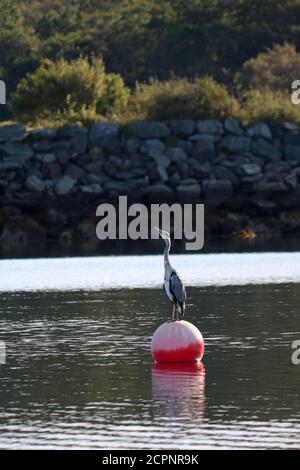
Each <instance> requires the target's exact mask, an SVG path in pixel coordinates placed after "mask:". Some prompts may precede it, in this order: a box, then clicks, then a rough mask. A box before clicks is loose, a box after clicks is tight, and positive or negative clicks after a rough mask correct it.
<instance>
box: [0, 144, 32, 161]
mask: <svg viewBox="0 0 300 470" xmlns="http://www.w3.org/2000/svg"><path fill="white" fill-rule="evenodd" d="M0 149H1V150H2V152H3V154H4V158H5V157H13V158H15V159H19V160H22V161H23V162H25V161H27V160H30V158H32V157H33V155H34V153H33V150H32V148H31V147H30V146H29V145H27V144H21V143H18V142H7V143H6V144H4V145H2V146H1V147H0Z"/></svg>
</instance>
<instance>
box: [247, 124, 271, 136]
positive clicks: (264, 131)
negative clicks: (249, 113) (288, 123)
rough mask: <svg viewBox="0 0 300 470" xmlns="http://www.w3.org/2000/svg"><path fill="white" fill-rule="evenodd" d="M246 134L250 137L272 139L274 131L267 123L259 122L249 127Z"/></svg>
mask: <svg viewBox="0 0 300 470" xmlns="http://www.w3.org/2000/svg"><path fill="white" fill-rule="evenodd" d="M246 134H247V135H248V136H249V137H262V138H263V139H266V140H272V132H271V129H270V128H269V126H268V125H267V124H265V123H264V122H258V123H257V124H254V125H253V126H250V127H248V129H247V130H246Z"/></svg>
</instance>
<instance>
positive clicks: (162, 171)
mask: <svg viewBox="0 0 300 470" xmlns="http://www.w3.org/2000/svg"><path fill="white" fill-rule="evenodd" d="M156 169H157V172H158V174H159V177H160V179H161V180H162V181H163V182H165V181H168V179H169V175H168V172H167V170H166V167H165V166H159V165H158V166H157V168H156Z"/></svg>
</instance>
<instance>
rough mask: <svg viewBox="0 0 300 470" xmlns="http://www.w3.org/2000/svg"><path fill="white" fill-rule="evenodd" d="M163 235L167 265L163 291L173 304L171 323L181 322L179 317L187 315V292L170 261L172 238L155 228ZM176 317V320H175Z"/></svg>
mask: <svg viewBox="0 0 300 470" xmlns="http://www.w3.org/2000/svg"><path fill="white" fill-rule="evenodd" d="M155 229H156V230H158V232H159V234H160V235H161V237H162V239H163V240H164V241H165V244H166V246H165V249H164V263H165V276H164V283H163V289H164V291H165V293H166V294H167V296H168V297H169V299H170V300H171V302H172V303H173V311H172V317H171V321H176V319H177V320H179V315H181V316H182V317H183V316H184V313H185V304H186V292H185V287H184V284H183V282H182V280H181V279H180V277H179V274H178V273H177V271H176V270H175V269H174V268H173V266H172V265H171V263H170V260H169V252H170V249H171V237H170V234H169V233H168V232H167V231H165V230H160V229H159V228H157V227H155ZM175 317H176V318H175Z"/></svg>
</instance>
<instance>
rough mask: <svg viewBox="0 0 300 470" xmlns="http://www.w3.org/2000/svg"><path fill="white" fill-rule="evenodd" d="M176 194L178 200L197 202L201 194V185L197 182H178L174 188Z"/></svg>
mask: <svg viewBox="0 0 300 470" xmlns="http://www.w3.org/2000/svg"><path fill="white" fill-rule="evenodd" d="M176 194H177V198H178V199H179V202H183V203H193V202H197V201H199V198H200V196H201V186H200V184H199V183H191V184H187V183H185V184H179V185H178V186H177V188H176Z"/></svg>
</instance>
